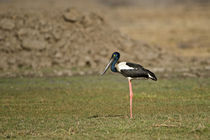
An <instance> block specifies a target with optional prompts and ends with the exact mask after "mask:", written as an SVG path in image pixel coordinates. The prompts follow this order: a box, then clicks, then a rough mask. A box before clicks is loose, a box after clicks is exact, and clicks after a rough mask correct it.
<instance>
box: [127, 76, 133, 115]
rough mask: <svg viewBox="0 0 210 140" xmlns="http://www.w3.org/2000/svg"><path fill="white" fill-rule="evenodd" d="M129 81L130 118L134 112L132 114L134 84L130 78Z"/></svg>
mask: <svg viewBox="0 0 210 140" xmlns="http://www.w3.org/2000/svg"><path fill="white" fill-rule="evenodd" d="M128 83H129V90H130V118H133V114H132V99H133V91H132V84H131V80H130V79H128Z"/></svg>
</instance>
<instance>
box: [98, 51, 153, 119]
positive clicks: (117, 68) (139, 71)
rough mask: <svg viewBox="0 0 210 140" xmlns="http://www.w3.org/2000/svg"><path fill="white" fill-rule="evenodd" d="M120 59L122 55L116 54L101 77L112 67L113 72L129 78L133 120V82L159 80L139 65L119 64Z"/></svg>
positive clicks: (131, 116)
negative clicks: (143, 79) (141, 79)
mask: <svg viewBox="0 0 210 140" xmlns="http://www.w3.org/2000/svg"><path fill="white" fill-rule="evenodd" d="M119 59H120V53H118V52H114V53H113V54H112V57H111V59H110V61H109V63H108V64H107V66H106V68H105V70H104V72H103V73H102V74H101V75H104V73H105V72H106V71H107V70H108V68H109V67H110V66H111V71H112V72H117V73H121V74H122V75H123V76H125V77H127V78H128V83H129V91H130V118H133V115H132V98H133V91H132V84H131V80H133V79H139V78H145V79H152V80H154V81H157V78H156V76H155V74H154V73H152V72H151V71H149V70H148V69H145V68H144V67H143V66H141V65H139V64H134V63H130V62H118V60H119Z"/></svg>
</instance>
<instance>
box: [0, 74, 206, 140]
mask: <svg viewBox="0 0 210 140" xmlns="http://www.w3.org/2000/svg"><path fill="white" fill-rule="evenodd" d="M133 90H134V91H133V92H134V101H133V114H134V119H129V90H128V83H127V80H126V79H124V78H122V77H120V76H119V75H117V76H110V75H105V76H103V77H100V76H84V77H81V76H80V77H67V78H15V79H9V78H1V79H0V137H2V138H17V139H19V138H20V139H22V138H25V139H28V138H70V139H84V138H86V139H158V138H161V139H209V137H210V133H209V126H210V123H209V116H210V98H209V97H210V79H199V78H187V79H163V80H159V81H157V82H153V81H146V80H142V81H133Z"/></svg>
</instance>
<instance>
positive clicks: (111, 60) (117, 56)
mask: <svg viewBox="0 0 210 140" xmlns="http://www.w3.org/2000/svg"><path fill="white" fill-rule="evenodd" d="M119 58H120V53H118V52H114V53H113V54H112V57H111V58H110V60H109V63H108V64H107V66H106V68H105V69H104V72H103V73H102V74H101V75H104V74H105V72H106V71H107V70H108V68H109V67H110V66H111V64H112V62H113V61H114V60H115V61H117V60H118V59H119Z"/></svg>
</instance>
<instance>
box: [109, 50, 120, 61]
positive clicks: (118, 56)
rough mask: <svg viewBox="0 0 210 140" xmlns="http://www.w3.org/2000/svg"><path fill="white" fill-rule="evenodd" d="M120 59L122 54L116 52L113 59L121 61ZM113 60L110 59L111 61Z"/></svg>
mask: <svg viewBox="0 0 210 140" xmlns="http://www.w3.org/2000/svg"><path fill="white" fill-rule="evenodd" d="M119 58H120V53H118V52H114V53H113V54H112V57H111V59H119ZM111 59H110V60H111Z"/></svg>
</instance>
